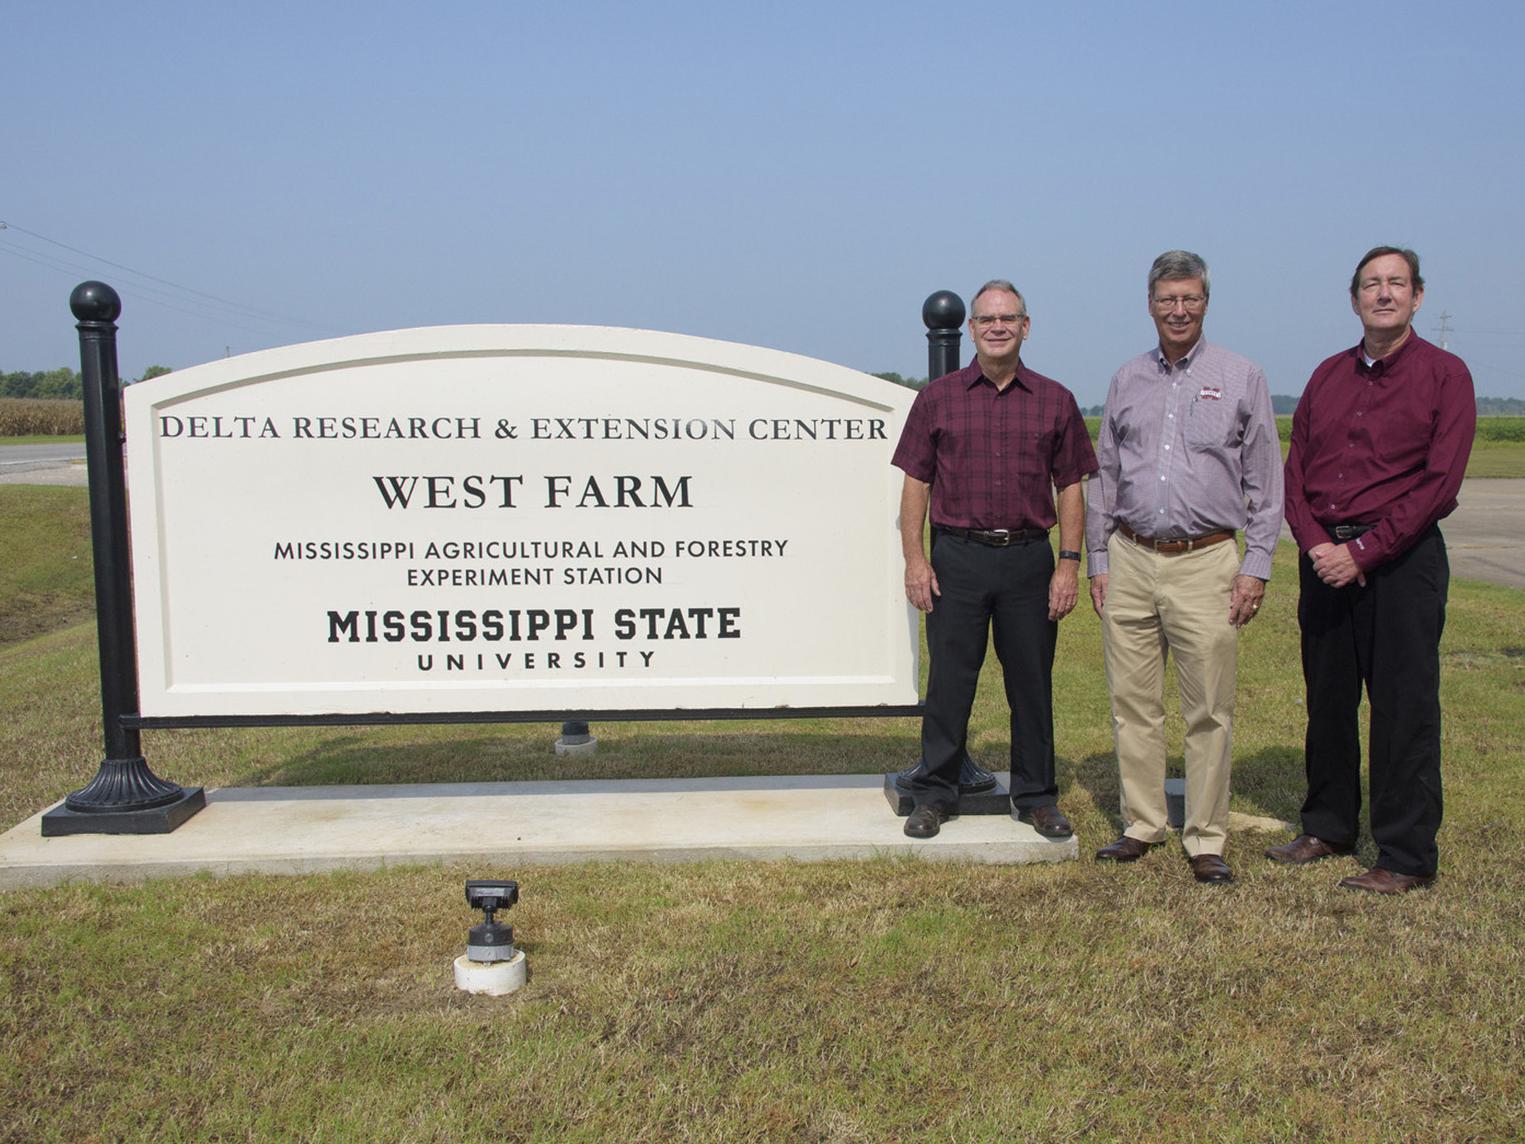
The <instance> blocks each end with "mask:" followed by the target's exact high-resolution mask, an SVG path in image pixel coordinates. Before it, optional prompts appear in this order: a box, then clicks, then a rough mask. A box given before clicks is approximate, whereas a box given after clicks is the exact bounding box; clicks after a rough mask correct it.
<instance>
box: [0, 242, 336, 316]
mask: <svg viewBox="0 0 1525 1144" xmlns="http://www.w3.org/2000/svg"><path fill="white" fill-rule="evenodd" d="M0 230H14V231H16V232H17V233H19V234H25V235H28V236H29V237H31V238H35V239H38V240H39V241H42V242H46V243H48V244H49V245H51V246H56V247H58V248H59V249H60V250H67V251H69V252H70V253H71V254H78V255H80V256H81V257H83V258H88V259H90V260H91V261H93V262H99V263H103V264H104V265H106V266H110V267H113V268H115V269H117V270H121V271H123V272H125V273H127V274H132V275H136V276H137V277H139V278H146V279H147V280H148V281H150V282H157V283H159V284H160V285H161V286H168V287H169V288H170V289H172V290H179V291H180V292H181V293H183V294H189V295H192V296H193V298H199V299H204V300H205V301H208V302H213V303H216V304H217V305H219V306H225V307H227V308H229V309H231V310H233V311H234V312H235V313H242V314H243V316H245V317H249V318H257V319H259V320H261V321H267V322H279V323H282V324H285V325H292V326H304V327H306V328H308V329H312V330H321V329H322V327H320V326H318V325H316V324H314V323H312V322H308V321H304V320H302V319H301V318H291V317H287V316H285V315H283V314H276V313H272V312H271V311H268V310H261V309H259V308H257V307H254V306H249V305H246V304H245V303H242V302H234V301H232V300H230V299H227V298H220V297H218V296H217V295H216V294H208V293H207V292H206V291H204V290H197V289H195V288H194V287H191V286H182V285H180V284H179V283H178V282H172V281H170V280H169V279H168V278H160V277H159V276H158V275H156V274H149V273H148V272H147V271H144V270H137V269H134V268H133V267H131V266H127V265H126V264H124V263H121V262H113V261H112V260H111V259H109V258H104V257H102V256H101V255H99V254H92V253H90V251H88V250H81V249H80V248H79V247H77V246H70V245H69V244H68V243H66V242H60V241H59V240H58V239H56V238H49V237H48V236H47V235H45V234H40V233H39V232H37V231H35V230H29V229H28V228H26V227H24V226H20V225H18V224H17V223H14V222H8V221H4V220H0ZM0 249H7V251H8V253H11V254H15V255H17V256H18V257H25V255H22V254H21V252H20V250H18V249H16V248H14V247H0ZM28 253H29V254H32V255H33V256H34V257H32V258H29V259H28V261H31V262H38V263H39V264H40V265H44V266H46V265H49V263H46V262H42V261H41V259H40V258H38V257H36V256H37V254H38V252H37V251H28ZM69 268H70V269H72V267H69ZM53 269H60V267H58V266H54V267H53ZM81 273H89V270H88V269H86V270H82V271H81ZM137 288H138V289H140V290H145V289H148V288H147V287H142V286H139V287H137ZM171 308H173V307H171ZM181 312H182V313H189V312H190V311H181ZM202 316H205V315H202Z"/></svg>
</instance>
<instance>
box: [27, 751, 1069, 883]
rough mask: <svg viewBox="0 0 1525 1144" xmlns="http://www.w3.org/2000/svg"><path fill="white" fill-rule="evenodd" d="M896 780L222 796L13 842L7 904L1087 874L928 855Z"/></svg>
mask: <svg viewBox="0 0 1525 1144" xmlns="http://www.w3.org/2000/svg"><path fill="white" fill-rule="evenodd" d="M883 785H884V778H883V776H882V775H805V776H789V777H784V778H713V779H625V780H619V781H580V782H529V783H456V784H432V783H431V784H409V785H393V786H343V787H252V788H228V789H224V790H214V791H208V792H207V808H206V809H205V810H203V811H202V812H201V813H200V814H198V815H196V816H195V817H194V818H192V819H191V820H190V821H189V822H187V823H186V824H185V825H183V826H181V827H180V828H179V829H178V830H176V831H175V832H174V833H173V834H158V835H141V834H140V835H73V836H69V837H63V838H44V837H42V830H41V815H40V814H38V815H33V816H32V817H31V818H29V819H27V820H26V821H25V822H23V823H21V824H20V825H19V826H17V827H16V828H15V829H13V830H10V831H8V832H7V833H5V834H4V835H0V889H15V888H18V887H22V886H49V885H56V884H58V883H61V882H68V881H102V882H105V881H111V882H122V881H138V880H141V879H144V878H157V877H178V876H183V875H187V874H197V873H202V872H205V873H209V874H214V875H229V874H244V873H265V874H303V873H309V872H312V871H320V870H336V869H358V870H374V869H380V868H382V867H385V866H395V865H403V864H416V863H446V862H449V863H457V862H468V861H469V862H478V863H480V864H481V865H482V867H483V868H484V869H489V868H497V869H503V868H509V869H512V868H514V867H518V866H525V865H533V864H537V863H538V864H544V863H567V862H588V861H626V862H631V861H634V862H691V861H698V860H702V859H709V858H746V859H762V860H777V859H792V860H795V861H807V862H811V861H821V860H825V859H831V858H868V857H877V856H881V855H912V856H916V857H920V858H926V859H932V860H958V861H967V862H989V863H999V864H1015V863H1024V862H1060V861H1067V860H1072V859H1074V858H1076V857H1077V856H1078V855H1079V847H1078V845H1077V843H1076V840H1075V839H1074V838H1067V839H1064V840H1063V841H1058V842H1056V841H1051V840H1049V839H1046V838H1043V837H1042V836H1041V835H1039V834H1038V832H1037V831H1035V830H1033V828H1032V827H1030V826H1025V825H1023V824H1021V823H1019V822H1016V821H1014V820H1013V819H1011V818H1010V817H1005V816H1001V817H997V816H994V815H990V816H978V817H968V818H959V819H956V820H954V821H952V822H949V823H947V824H946V825H944V826H943V829H942V833H941V834H939V835H938V836H937V837H936V838H931V839H926V840H924V841H923V840H913V839H910V838H907V837H905V835H904V834H903V833H901V831H902V828H903V826H904V823H903V821H902V820H901V819H899V818H897V817H895V815H894V814H892V813H891V812H890V810H889V808H888V807H887V806H886V805H885V800H884V792H883Z"/></svg>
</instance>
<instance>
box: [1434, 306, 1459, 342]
mask: <svg viewBox="0 0 1525 1144" xmlns="http://www.w3.org/2000/svg"><path fill="white" fill-rule="evenodd" d="M1437 332H1438V333H1439V334H1440V348H1441V349H1443V350H1448V349H1450V348H1451V344H1450V342H1449V341H1448V340H1447V338H1448V336H1449V335H1450V334H1453V333H1455V331H1454V330H1453V329H1452V328H1451V314H1450V311H1448V310H1442V311H1441V312H1440V329H1439V330H1438V331H1437Z"/></svg>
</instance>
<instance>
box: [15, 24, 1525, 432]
mask: <svg viewBox="0 0 1525 1144" xmlns="http://www.w3.org/2000/svg"><path fill="white" fill-rule="evenodd" d="M1522 11H1525V5H1520V4H1518V3H1502V2H1501V3H1494V4H1480V3H1455V4H1449V5H1441V4H1433V3H1426V4H1410V3H1386V4H1373V3H1365V2H1356V3H1333V2H1327V0H1326V2H1323V3H1258V4H1253V5H1251V4H1238V3H1221V4H1181V3H1159V4H1147V5H1146V4H1138V5H1135V4H1107V3H1087V4H1047V5H1039V4H1016V3H1006V4H985V5H978V6H974V5H970V6H964V5H935V4H929V3H926V2H925V0H922V2H920V3H915V4H908V3H895V2H890V3H872V4H870V3H860V2H852V3H840V4H832V3H826V2H822V0H816V2H814V3H795V2H792V0H790V2H783V3H753V4H747V5H728V4H717V3H714V2H704V3H663V2H651V3H571V2H566V3H539V4H526V3H509V2H499V3H483V2H476V0H461V2H456V3H449V4H439V5H429V6H425V5H422V4H416V5H415V4H396V3H386V2H382V3H366V4H359V3H353V4H350V3H345V4H340V3H322V2H320V0H306V2H304V3H289V2H286V0H267V2H264V3H260V4H248V5H223V4H207V3H205V2H199V3H194V4H193V3H183V4H182V3H164V2H155V0H146V2H145V3H142V4H121V3H113V4H99V3H88V2H81V3H58V2H56V0H52V2H45V3H42V2H34V0H12V2H11V3H9V4H7V5H6V7H5V12H4V15H3V17H0V26H3V38H0V43H3V46H0V60H3V64H4V76H5V80H4V89H5V98H4V101H3V104H0V172H3V176H0V219H3V220H5V221H7V222H9V223H10V224H12V225H11V228H10V229H8V230H5V231H0V299H3V309H0V370H5V371H9V370H19V369H27V370H40V369H51V368H55V367H57V366H60V365H72V366H75V367H77V366H78V349H77V342H76V340H75V334H74V329H73V319H72V317H71V316H70V314H69V311H68V304H67V300H68V294H69V291H70V289H71V288H72V287H73V286H74V284H75V283H76V282H78V281H80V280H82V279H84V278H88V277H99V278H102V279H104V280H105V281H107V282H110V283H112V284H113V285H114V286H116V287H117V288H118V290H119V291H120V292H121V293H122V295H123V298H124V304H125V311H124V313H123V316H122V320H121V323H120V325H121V334H120V356H121V363H122V371H123V373H124V375H126V376H136V375H137V374H138V373H141V372H142V370H143V369H144V368H145V367H146V366H147V365H149V364H151V363H163V364H165V365H169V366H174V367H184V366H187V365H192V364H195V363H196V362H199V361H204V360H207V359H209V358H215V357H221V356H223V354H224V352H225V347H231V350H232V352H234V353H239V352H243V351H247V350H252V349H258V348H262V347H265V346H270V345H279V344H283V343H286V342H294V341H307V340H310V339H312V338H316V337H328V336H334V335H340V334H349V333H356V332H360V331H365V330H376V329H388V328H396V327H404V326H419V325H435V324H447V323H457V322H576V323H590V324H599V325H622V326H642V327H649V328H654V329H662V330H675V331H679V332H683V333H691V334H699V335H703V336H707V337H715V338H724V339H728V340H733V341H741V342H751V343H756V344H759V345H765V346H773V347H777V348H781V349H787V350H792V351H795V352H798V353H804V354H808V355H811V356H814V357H820V358H825V359H827V360H830V361H835V362H840V363H842V364H845V365H849V366H853V367H856V368H859V369H863V370H868V371H879V370H896V371H898V372H900V373H904V374H921V373H924V372H925V369H926V350H925V338H924V331H923V328H922V325H921V319H920V309H921V303H922V300H923V299H924V298H925V297H926V295H927V294H928V293H929V292H931V291H932V290H935V289H939V288H949V289H953V290H956V291H958V292H959V293H960V294H962V295H964V296H965V297H966V298H967V297H968V295H969V293H970V291H971V290H972V289H973V288H974V287H975V286H977V285H978V284H979V283H980V282H981V281H983V280H984V279H986V278H989V277H993V276H1002V277H1009V278H1011V279H1013V280H1014V281H1015V282H1016V283H1017V284H1018V285H1019V286H1020V287H1021V288H1022V289H1023V291H1024V292H1025V293H1026V294H1027V296H1028V302H1029V306H1030V308H1031V311H1032V314H1033V332H1032V338H1031V340H1030V341H1029V343H1028V350H1027V354H1026V357H1027V360H1028V361H1029V363H1030V364H1031V365H1032V366H1033V367H1034V368H1036V369H1039V370H1041V371H1043V372H1045V373H1049V374H1051V375H1053V376H1055V377H1057V378H1059V379H1060V380H1061V381H1063V382H1065V383H1066V384H1067V385H1069V386H1070V388H1071V389H1073V390H1074V391H1075V393H1076V395H1077V397H1079V399H1080V401H1081V403H1082V404H1091V403H1095V402H1099V401H1101V399H1102V397H1103V396H1104V395H1105V392H1106V385H1107V381H1108V379H1109V378H1110V376H1111V374H1112V372H1113V371H1114V370H1115V369H1116V368H1117V366H1118V365H1119V364H1120V363H1121V362H1122V361H1123V360H1124V359H1125V358H1127V357H1129V356H1131V355H1132V354H1135V353H1138V352H1140V351H1142V350H1144V349H1146V348H1148V346H1149V345H1150V344H1152V342H1153V334H1154V331H1153V327H1152V325H1151V323H1150V320H1149V317H1148V315H1147V313H1146V311H1145V305H1144V298H1145V288H1144V278H1145V274H1146V272H1147V270H1148V265H1149V262H1150V260H1151V259H1152V258H1153V257H1154V255H1155V254H1157V253H1159V252H1160V251H1161V250H1165V249H1168V248H1171V247H1186V248H1188V249H1192V250H1196V251H1198V252H1199V253H1201V254H1202V255H1203V256H1204V257H1205V258H1206V259H1207V260H1208V262H1209V263H1210V264H1211V266H1212V270H1213V298H1212V305H1211V312H1210V314H1209V316H1208V322H1207V332H1208V336H1209V337H1210V338H1212V339H1214V340H1216V341H1219V342H1221V343H1223V344H1225V345H1227V346H1229V347H1231V348H1233V349H1236V350H1239V351H1240V352H1242V353H1245V354H1248V355H1249V356H1251V357H1253V358H1255V359H1257V360H1258V361H1260V362H1261V363H1262V364H1263V365H1264V366H1265V367H1266V370H1267V372H1268V374H1269V375H1270V378H1271V388H1272V390H1273V391H1274V392H1279V393H1297V392H1300V391H1301V389H1302V385H1303V383H1304V381H1305V380H1306V378H1307V376H1308V373H1309V371H1310V370H1311V369H1312V367H1313V366H1314V365H1315V364H1317V362H1318V361H1319V360H1320V359H1322V358H1323V357H1325V356H1327V355H1328V354H1330V353H1333V352H1335V351H1336V350H1338V349H1340V348H1342V347H1344V346H1347V345H1350V344H1353V343H1354V342H1355V340H1356V338H1357V337H1358V335H1359V327H1358V326H1357V324H1356V321H1355V318H1354V317H1353V315H1352V314H1351V313H1350V310H1349V307H1348V301H1347V296H1346V293H1345V290H1346V283H1347V281H1348V279H1349V276H1350V273H1351V271H1352V269H1353V263H1354V261H1355V259H1356V258H1357V257H1358V256H1359V255H1360V254H1361V253H1362V252H1363V251H1364V250H1365V249H1366V248H1368V247H1369V246H1371V245H1374V244H1376V243H1381V242H1392V243H1398V244H1401V245H1411V246H1413V247H1415V248H1416V249H1418V250H1419V252H1420V254H1421V255H1422V256H1423V258H1424V270H1425V275H1426V278H1427V279H1428V280H1429V283H1430V287H1429V291H1428V295H1427V297H1426V300H1425V308H1424V310H1423V311H1422V312H1421V314H1420V319H1419V328H1420V330H1421V332H1422V333H1424V334H1425V335H1426V336H1428V337H1432V338H1433V337H1434V336H1435V335H1436V330H1437V323H1438V318H1439V315H1440V314H1441V312H1442V311H1446V312H1448V313H1449V314H1450V315H1451V318H1450V322H1451V326H1452V327H1453V329H1454V332H1453V333H1452V334H1451V336H1450V343H1451V347H1452V348H1453V349H1454V350H1456V351H1457V352H1459V353H1461V354H1462V355H1463V356H1464V357H1466V358H1467V359H1468V361H1469V363H1470V364H1471V366H1472V370H1473V374H1474V377H1475V378H1476V380H1477V388H1478V392H1479V393H1480V394H1485V395H1497V396H1511V395H1512V396H1525V360H1522V358H1525V355H1522V353H1521V351H1522V350H1525V314H1522V312H1521V308H1520V303H1519V294H1518V291H1519V283H1518V282H1517V281H1516V280H1515V278H1514V272H1515V270H1516V269H1519V268H1520V267H1521V266H1522V265H1525V222H1522V218H1525V178H1522V166H1525V160H1522V145H1521V124H1522V119H1525V115H1522V112H1525V63H1522V54H1521V53H1522V43H1525V35H1522V33H1525V16H1522V15H1521V13H1522ZM22 228H25V229H24V230H23V229H22ZM37 236H45V238H46V239H48V240H52V242H49V241H45V240H44V238H40V237H37ZM53 243H63V244H65V245H67V246H70V247H74V248H77V250H79V251H86V252H89V254H90V255H92V256H94V257H86V256H84V255H81V254H76V253H73V252H70V251H68V250H64V249H62V248H61V247H59V246H56V245H53ZM100 259H106V260H110V261H111V262H116V263H120V264H122V265H124V266H127V267H130V268H132V269H133V270H135V271H140V272H143V273H146V274H149V275H153V276H155V277H157V278H160V279H164V280H167V281H168V282H171V283H174V284H176V285H177V286H179V287H188V288H191V289H194V290H197V291H201V292H203V293H205V294H210V295H215V296H216V297H217V298H219V299H224V300H228V301H231V302H233V303H236V304H237V305H236V307H233V308H229V307H226V306H223V305H221V304H220V303H214V302H211V301H209V300H207V299H204V298H200V297H199V296H197V295H188V294H186V293H184V292H183V291H182V290H177V289H170V288H168V287H165V286H163V285H161V284H157V283H153V282H150V281H146V280H145V279H143V278H141V277H139V276H138V275H136V274H129V273H127V272H125V271H123V270H120V269H118V268H116V267H113V266H111V265H108V264H106V263H105V262H102V261H100ZM145 287H151V288H152V290H151V291H150V290H149V289H145ZM165 303H167V305H166V304H165ZM171 307H173V308H171ZM264 315H274V316H276V317H277V319H278V320H272V319H270V318H267V317H265V316H264ZM966 351H967V340H966Z"/></svg>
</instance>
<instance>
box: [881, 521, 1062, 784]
mask: <svg viewBox="0 0 1525 1144" xmlns="http://www.w3.org/2000/svg"><path fill="white" fill-rule="evenodd" d="M932 569H933V571H934V572H935V573H936V574H937V583H938V587H939V588H940V589H941V591H942V595H940V596H934V597H933V598H932V611H931V612H930V613H929V614H928V616H927V652H928V658H929V660H930V664H929V668H928V675H927V701H926V709H925V714H924V717H923V719H922V724H921V757H922V759H923V761H924V762H925V763H926V764H927V767H926V770H927V774H926V777H925V779H924V780H923V781H922V782H920V783H919V784H918V785H917V786H916V787H915V788H913V789H912V790H911V792H910V793H911V795H912V798H913V800H914V801H915V803H916V804H917V805H918V806H920V805H932V806H937V807H940V808H942V809H944V810H947V811H950V812H951V811H953V810H954V809H956V807H957V805H958V775H959V767H960V765H961V764H962V762H963V758H964V753H965V750H966V747H967V740H968V735H969V712H970V710H971V709H972V708H973V706H974V692H975V687H976V685H977V684H978V682H979V677H980V668H981V667H982V666H983V665H984V662H985V646H986V644H987V643H988V642H989V640H990V632H991V629H992V628H993V629H994V631H995V653H996V657H997V658H998V659H999V660H1000V661H1001V670H1002V674H1003V675H1004V677H1005V683H1006V702H1007V705H1008V706H1009V707H1010V708H1011V787H1010V789H1011V801H1012V805H1014V806H1016V807H1018V808H1020V809H1027V808H1030V807H1036V806H1055V805H1057V804H1058V801H1059V787H1058V784H1057V782H1056V781H1055V778H1054V707H1053V698H1052V677H1053V668H1054V646H1055V643H1056V641H1057V639H1058V633H1059V625H1058V624H1056V623H1054V622H1052V621H1051V620H1050V619H1049V618H1048V585H1049V580H1050V578H1051V577H1052V576H1053V573H1054V553H1053V550H1052V549H1051V548H1050V547H1049V544H1048V541H1047V540H1046V539H1044V540H1033V541H1028V542H1027V543H1023V544H1013V545H1010V546H1008V547H1005V548H993V547H990V546H988V545H984V544H980V543H978V542H977V541H973V540H965V539H962V538H960V537H956V536H948V535H947V534H945V533H941V532H938V531H937V530H935V529H934V530H933V536H932Z"/></svg>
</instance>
